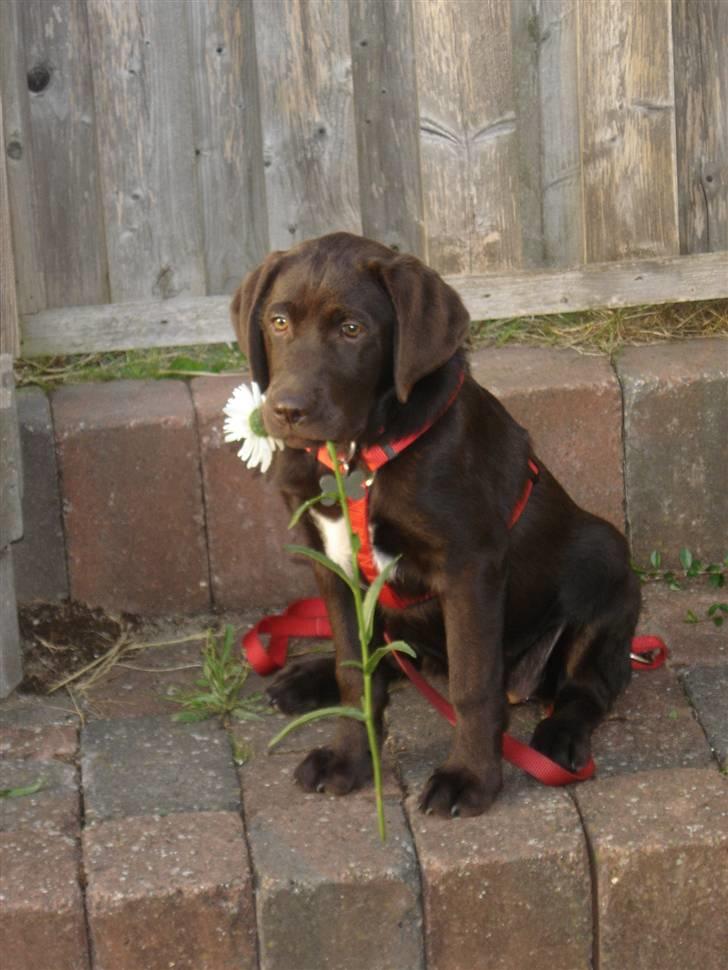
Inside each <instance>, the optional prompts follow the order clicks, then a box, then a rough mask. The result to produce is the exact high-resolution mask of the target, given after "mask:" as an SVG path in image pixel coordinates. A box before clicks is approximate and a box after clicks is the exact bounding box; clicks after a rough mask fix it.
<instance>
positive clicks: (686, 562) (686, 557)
mask: <svg viewBox="0 0 728 970" xmlns="http://www.w3.org/2000/svg"><path fill="white" fill-rule="evenodd" d="M680 562H681V563H682V567H683V569H684V570H685V571H686V572H687V571H688V569H690V567H691V566H692V564H693V554H692V552H690V550H689V549H681V550H680Z"/></svg>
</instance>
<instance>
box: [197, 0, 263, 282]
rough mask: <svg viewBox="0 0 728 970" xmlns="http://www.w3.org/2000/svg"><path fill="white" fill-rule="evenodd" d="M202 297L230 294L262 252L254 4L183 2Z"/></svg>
mask: <svg viewBox="0 0 728 970" xmlns="http://www.w3.org/2000/svg"><path fill="white" fill-rule="evenodd" d="M185 10H186V13H187V17H188V20H189V31H190V73H191V76H192V86H193V104H194V120H195V148H194V150H195V162H196V169H197V179H198V185H199V195H200V212H201V215H202V225H203V229H204V250H205V269H206V274H207V292H208V293H231V292H232V291H233V290H234V288H235V287H236V286H237V285H238V283H239V282H240V279H241V277H242V276H243V274H244V273H246V272H247V271H248V270H250V269H252V268H253V266H255V265H256V264H257V263H259V262H260V260H261V259H262V258H263V256H264V255H265V254H266V252H267V251H268V248H269V246H268V216H267V212H266V204H265V176H264V174H263V144H262V134H261V128H260V108H259V104H258V79H257V65H256V56H255V38H254V32H253V20H252V7H251V5H250V3H249V2H246V0H232V2H231V0H198V2H196V3H188V4H187V5H186V8H185Z"/></svg>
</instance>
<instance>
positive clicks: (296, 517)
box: [288, 492, 329, 529]
mask: <svg viewBox="0 0 728 970" xmlns="http://www.w3.org/2000/svg"><path fill="white" fill-rule="evenodd" d="M328 495H329V493H328V492H321V494H320V495H316V496H314V497H313V498H309V499H307V500H306V501H305V502H303V503H302V504H301V505H299V506H298V508H297V509H296V511H295V512H294V513H293V515H292V516H291V521H290V522H289V523H288V528H289V529H293V528H294V527H295V526H297V525H298V523H299V522H300V521H301V519H302V518H303V516H304V515H305V514H306V512H308V510H309V509H310V508H312V507H313V506H314V505H318V503H319V502H321V501H322V500H323V499H324V498H326V497H327V496H328Z"/></svg>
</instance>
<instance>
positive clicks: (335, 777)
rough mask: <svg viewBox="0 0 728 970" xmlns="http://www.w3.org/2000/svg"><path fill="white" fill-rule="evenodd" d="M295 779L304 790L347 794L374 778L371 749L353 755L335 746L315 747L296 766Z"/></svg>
mask: <svg viewBox="0 0 728 970" xmlns="http://www.w3.org/2000/svg"><path fill="white" fill-rule="evenodd" d="M294 778H295V779H296V781H297V782H298V784H299V785H300V786H301V788H303V789H304V791H310V792H326V793H327V794H330V795H348V794H349V792H351V791H355V790H356V789H357V788H362V787H363V786H364V785H367V784H368V783H369V782H370V781H371V778H372V762H371V758H370V757H369V753H368V752H367V753H366V755H364V756H359V757H354V756H353V755H351V754H349V753H347V752H346V751H336V750H335V749H334V748H314V749H313V751H310V752H309V753H308V754H307V755H306V757H305V758H304V759H303V761H302V762H301V763H300V765H299V766H298V767H297V768H296V771H295V773H294Z"/></svg>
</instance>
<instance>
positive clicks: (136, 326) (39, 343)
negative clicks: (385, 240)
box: [23, 252, 728, 357]
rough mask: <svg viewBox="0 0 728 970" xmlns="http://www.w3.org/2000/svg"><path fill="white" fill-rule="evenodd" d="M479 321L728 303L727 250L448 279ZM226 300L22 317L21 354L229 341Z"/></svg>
mask: <svg viewBox="0 0 728 970" xmlns="http://www.w3.org/2000/svg"><path fill="white" fill-rule="evenodd" d="M447 281H448V282H449V283H450V285H451V286H453V287H454V288H455V289H456V290H457V292H458V293H459V294H460V296H461V297H462V298H463V300H464V302H465V305H466V307H467V308H468V311H469V312H470V315H471V317H472V318H473V319H474V320H488V319H496V318H502V317H518V316H529V315H533V314H542V313H543V314H546V313H571V312H574V311H577V310H589V309H592V308H594V307H602V306H608V307H618V306H635V305H639V304H650V303H681V302H685V301H690V300H711V299H728V253H723V252H721V253H704V254H700V255H696V256H675V257H664V258H662V259H649V260H626V261H624V262H613V263H590V264H587V265H585V266H581V267H578V268H576V269H572V270H567V271H561V272H542V273H534V272H528V273H520V274H512V273H509V274H507V275H500V274H495V273H493V274H488V275H480V276H450V277H447ZM229 303H230V299H229V297H227V296H214V297H202V298H197V299H176V300H155V301H133V302H128V303H123V304H116V305H111V306H108V305H107V306H99V307H67V308H65V309H61V310H45V311H43V312H41V313H37V314H34V315H32V316H28V317H25V318H24V320H23V355H24V356H26V357H33V356H37V355H40V354H64V353H65V354H75V353H90V352H95V351H101V350H128V349H130V348H135V347H136V348H143V347H170V346H176V345H185V344H196V343H216V342H219V343H230V342H231V341H233V339H234V337H233V332H232V327H231V324H230V316H229Z"/></svg>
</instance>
